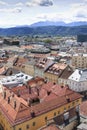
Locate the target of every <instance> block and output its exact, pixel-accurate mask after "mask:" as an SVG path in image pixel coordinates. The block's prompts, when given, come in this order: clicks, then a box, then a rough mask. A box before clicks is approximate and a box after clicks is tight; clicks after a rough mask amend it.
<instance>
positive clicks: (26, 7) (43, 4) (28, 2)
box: [0, 0, 87, 27]
mask: <svg viewBox="0 0 87 130" xmlns="http://www.w3.org/2000/svg"><path fill="white" fill-rule="evenodd" d="M86 10H87V0H0V27H14V26H21V25H30V24H32V23H35V22H38V21H46V20H48V21H55V22H56V21H64V22H66V23H69V22H74V21H87V11H86Z"/></svg>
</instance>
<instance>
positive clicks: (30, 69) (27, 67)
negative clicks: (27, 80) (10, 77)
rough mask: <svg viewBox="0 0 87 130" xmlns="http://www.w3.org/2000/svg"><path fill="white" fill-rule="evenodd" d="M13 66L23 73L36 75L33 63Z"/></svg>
mask: <svg viewBox="0 0 87 130" xmlns="http://www.w3.org/2000/svg"><path fill="white" fill-rule="evenodd" d="M13 68H15V69H17V70H20V71H22V72H23V73H25V74H28V75H30V76H34V66H33V65H27V64H23V65H21V66H13Z"/></svg>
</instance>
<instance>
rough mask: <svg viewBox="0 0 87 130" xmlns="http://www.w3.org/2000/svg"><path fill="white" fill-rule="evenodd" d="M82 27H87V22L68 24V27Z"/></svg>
mask: <svg viewBox="0 0 87 130" xmlns="http://www.w3.org/2000/svg"><path fill="white" fill-rule="evenodd" d="M82 25H87V22H85V21H79V22H71V23H68V24H67V26H82Z"/></svg>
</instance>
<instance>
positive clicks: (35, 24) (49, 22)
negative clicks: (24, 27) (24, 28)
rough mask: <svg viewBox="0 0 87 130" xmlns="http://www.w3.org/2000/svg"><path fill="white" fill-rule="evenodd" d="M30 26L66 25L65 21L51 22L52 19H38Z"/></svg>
mask: <svg viewBox="0 0 87 130" xmlns="http://www.w3.org/2000/svg"><path fill="white" fill-rule="evenodd" d="M30 26H31V27H41V26H66V23H65V22H62V21H59V22H52V21H40V22H36V23H34V24H31V25H30Z"/></svg>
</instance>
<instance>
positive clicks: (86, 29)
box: [0, 21, 87, 36]
mask: <svg viewBox="0 0 87 130" xmlns="http://www.w3.org/2000/svg"><path fill="white" fill-rule="evenodd" d="M78 34H87V22H85V21H84V22H72V23H68V24H66V23H64V22H51V21H45V22H37V23H34V24H32V25H24V26H17V27H12V28H0V35H1V36H13V35H16V36H23V35H31V36H33V35H44V36H47V35H48V36H52V35H58V36H67V35H68V36H75V35H78Z"/></svg>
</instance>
